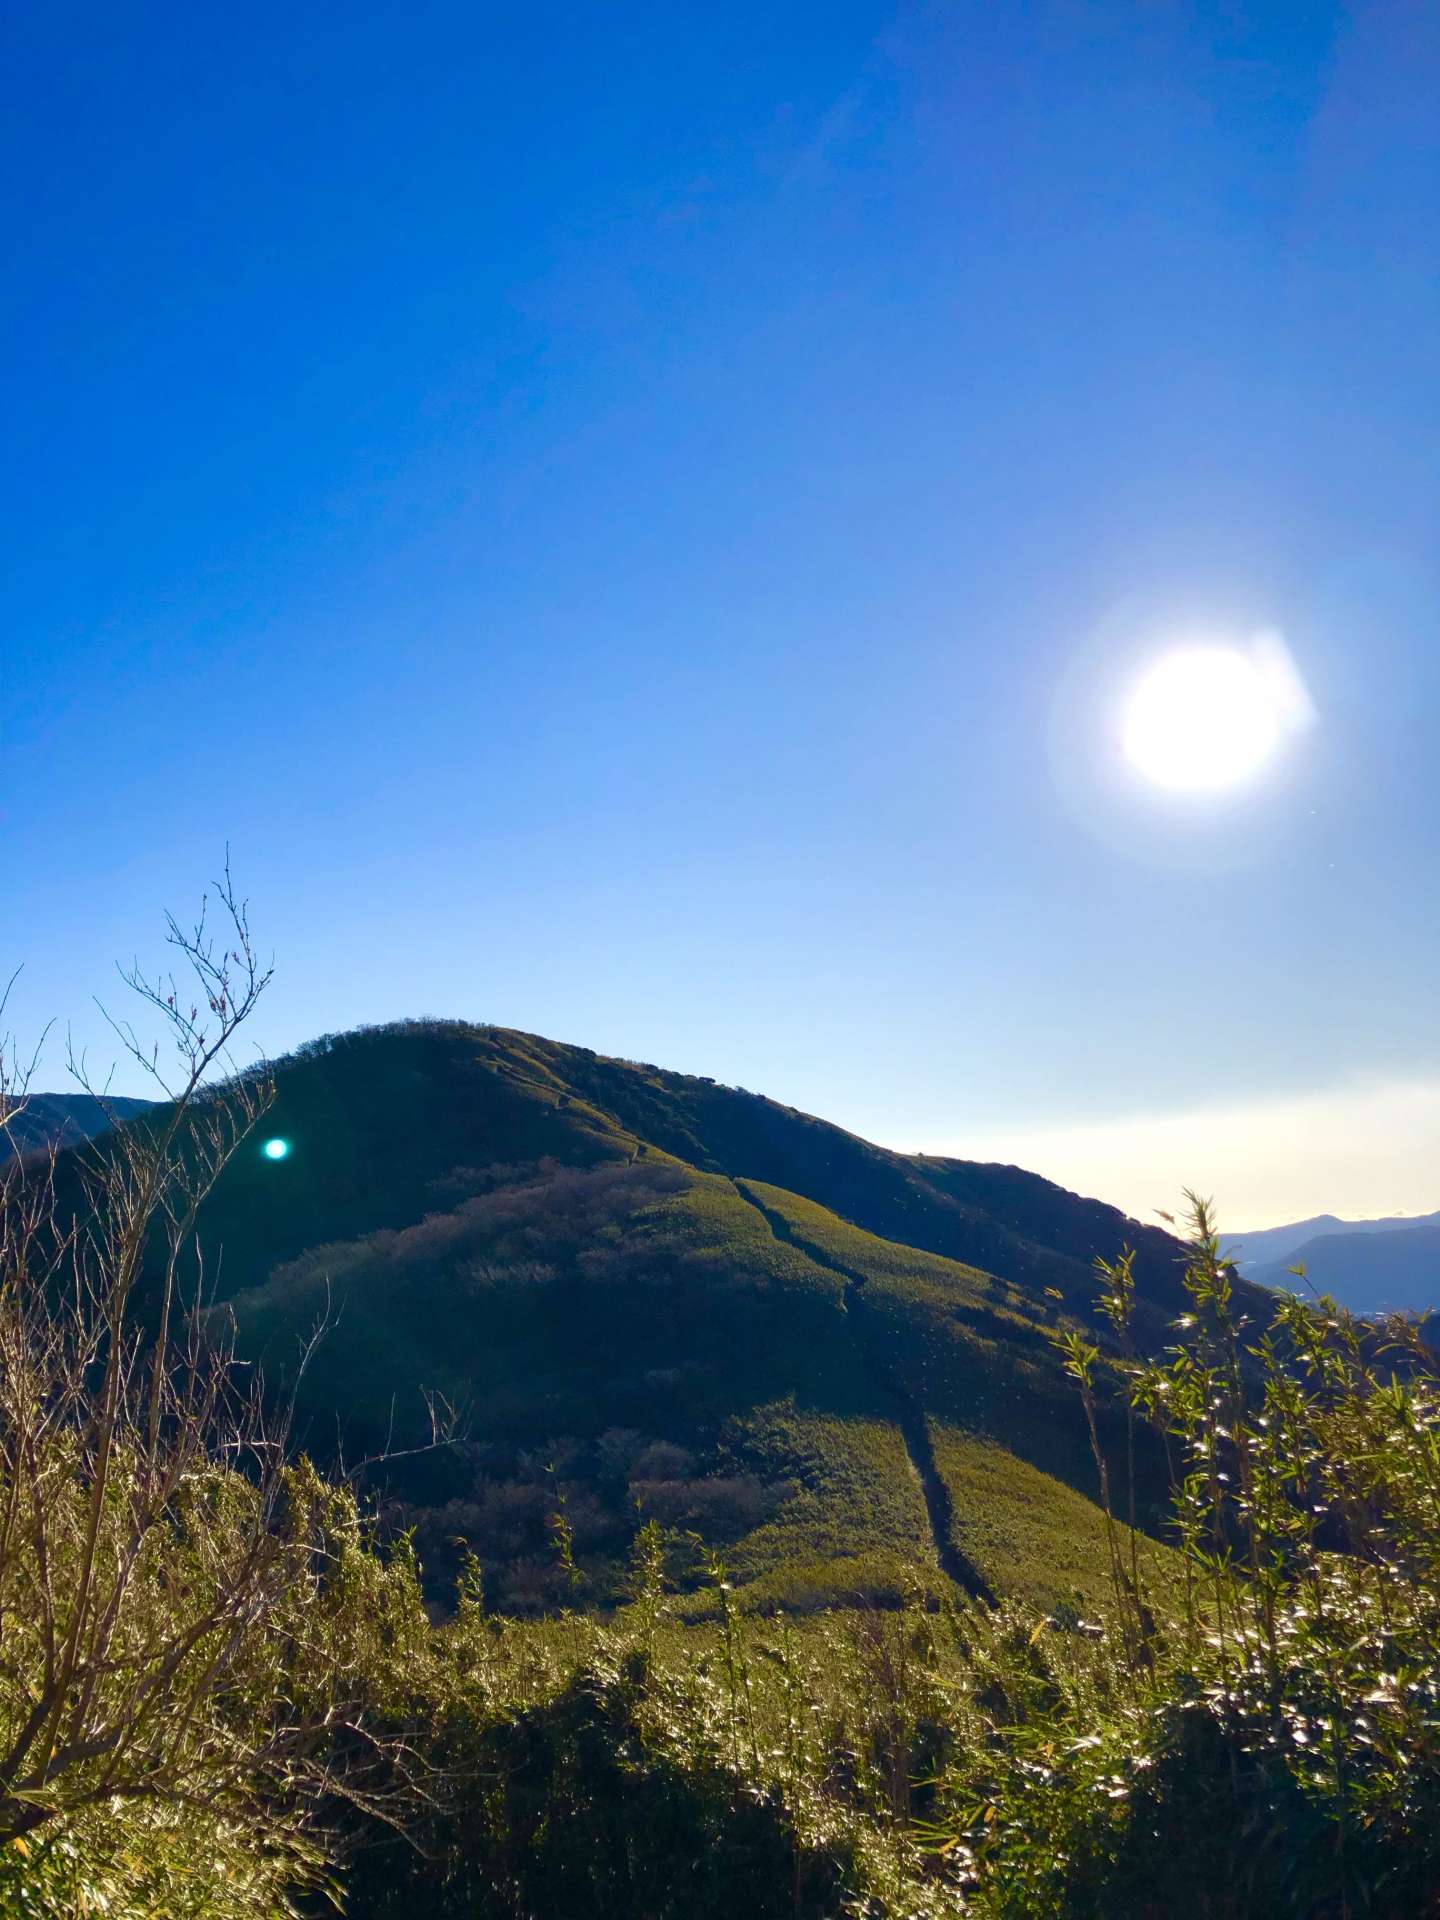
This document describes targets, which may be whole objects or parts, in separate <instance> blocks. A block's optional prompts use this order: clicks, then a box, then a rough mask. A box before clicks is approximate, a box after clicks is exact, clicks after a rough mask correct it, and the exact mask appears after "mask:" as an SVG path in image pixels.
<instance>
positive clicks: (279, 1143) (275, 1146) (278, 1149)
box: [260, 1134, 290, 1160]
mask: <svg viewBox="0 0 1440 1920" xmlns="http://www.w3.org/2000/svg"><path fill="white" fill-rule="evenodd" d="M260 1151H261V1152H262V1153H263V1154H264V1156H265V1158H266V1159H267V1160H288V1159H289V1158H290V1142H289V1141H288V1140H282V1139H281V1138H280V1137H279V1135H278V1134H277V1135H276V1137H275V1138H274V1139H273V1140H267V1141H266V1142H265V1144H264V1146H263V1147H262V1148H261V1149H260Z"/></svg>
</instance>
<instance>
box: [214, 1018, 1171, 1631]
mask: <svg viewBox="0 0 1440 1920" xmlns="http://www.w3.org/2000/svg"><path fill="white" fill-rule="evenodd" d="M277 1085H278V1098H277V1101H276V1105H275V1108H274V1110H273V1112H272V1113H271V1114H270V1116H269V1117H268V1119H267V1123H266V1129H265V1137H267V1138H268V1137H271V1136H281V1137H283V1138H284V1139H285V1140H286V1141H287V1142H288V1143H289V1148H290V1151H289V1154H288V1156H287V1157H286V1158H284V1159H278V1160H271V1159H267V1158H266V1157H265V1155H264V1153H263V1151H262V1150H261V1149H262V1142H261V1141H258V1140H257V1141H254V1142H250V1143H247V1146H246V1148H245V1150H244V1151H243V1152H242V1153H241V1155H240V1156H238V1157H237V1159H236V1160H235V1162H234V1163H233V1164H232V1166H231V1167H230V1168H229V1170H228V1171H227V1172H226V1174H225V1176H224V1177H223V1179H222V1180H221V1182H220V1183H219V1185H218V1187H217V1188H216V1191H215V1193H214V1194H213V1195H212V1197H211V1199H210V1201H209V1203H208V1204H207V1207H206V1209H205V1212H204V1214H203V1215H202V1220H201V1231H202V1234H203V1236H204V1239H205V1241H206V1243H207V1245H208V1246H209V1247H210V1248H211V1249H212V1251H219V1250H220V1249H223V1265H222V1266H221V1272H222V1276H223V1279H222V1289H221V1290H222V1292H223V1294H224V1295H225V1296H226V1297H227V1298H228V1301H229V1305H230V1307H231V1308H232V1309H233V1312H234V1314H235V1316H236V1320H237V1324H238V1328H239V1333H240V1339H241V1344H242V1349H243V1351H244V1352H245V1353H246V1354H247V1355H248V1356H250V1357H253V1358H255V1359H257V1360H260V1361H261V1362H263V1364H264V1367H265V1370H266V1374H267V1378H268V1379H269V1380H270V1381H271V1382H272V1383H274V1384H276V1385H277V1386H278V1384H279V1383H280V1382H282V1381H284V1380H285V1379H286V1377H287V1374H288V1373H290V1372H291V1371H293V1368H294V1360H295V1355H296V1354H297V1352H298V1350H299V1347H300V1343H301V1341H302V1340H303V1339H304V1337H305V1336H306V1335H307V1334H308V1333H309V1332H310V1330H311V1329H312V1328H313V1327H314V1326H315V1325H316V1324H317V1323H318V1322H321V1321H325V1322H326V1323H327V1331H326V1334H325V1337H324V1338H323V1339H322V1340H321V1342H320V1343H319V1346H318V1348H317V1349H316V1351H315V1353H314V1355H313V1357H312V1359H311V1360H310V1363H309V1365H308V1368H307V1369H306V1371H305V1373H304V1377H303V1379H302V1380H301V1382H300V1384H299V1387H298V1401H297V1405H298V1418H299V1421H300V1428H301V1432H302V1434H303V1435H304V1437H305V1438H306V1439H307V1442H308V1443H309V1444H310V1445H311V1446H313V1447H314V1448H316V1449H317V1450H319V1451H322V1452H323V1451H326V1450H327V1449H330V1448H332V1447H334V1446H335V1445H336V1444H337V1436H338V1444H340V1445H341V1446H342V1447H343V1449H344V1450H345V1451H346V1452H347V1453H348V1454H349V1455H350V1456H351V1457H352V1458H353V1457H356V1456H364V1455H368V1454H369V1453H371V1452H374V1451H377V1450H379V1449H380V1448H382V1447H386V1446H390V1447H396V1448H401V1449H408V1448H410V1447H423V1444H424V1440H425V1436H426V1433H427V1431H428V1428H427V1421H426V1396H427V1395H431V1396H441V1397H443V1399H444V1401H445V1402H447V1403H448V1404H449V1405H451V1406H453V1407H455V1408H456V1409H458V1410H459V1411H460V1414H461V1431H462V1433H463V1436H464V1437H463V1439H462V1441H461V1442H460V1443H459V1444H457V1445H453V1446H448V1447H445V1448H442V1449H439V1450H436V1451H433V1452H426V1451H422V1452H419V1453H417V1454H415V1455H414V1456H413V1457H411V1458H409V1459H407V1460H402V1461H399V1462H396V1463H395V1464H394V1465H393V1466H392V1467H391V1469H390V1470H389V1486H390V1490H391V1499H392V1510H391V1511H392V1517H393V1518H394V1519H395V1520H396V1521H397V1522H398V1523H402V1524H408V1525H412V1526H414V1528H415V1530H416V1538H417V1544H418V1546H419V1549H420V1551H421V1555H422V1559H423V1560H424V1563H425V1565H426V1568H427V1573H428V1575H429V1577H430V1578H431V1580H432V1583H433V1585H434V1589H435V1591H436V1592H437V1594H438V1593H440V1592H442V1591H443V1590H444V1589H445V1587H446V1584H447V1582H448V1581H449V1580H450V1579H451V1578H453V1574H454V1572H455V1570H456V1569H457V1568H458V1565H459V1563H460V1558H461V1555H462V1553H463V1552H464V1551H465V1550H466V1549H467V1547H473V1548H474V1550H475V1551H476V1552H477V1553H478V1554H479V1556H480V1558H481V1560H482V1562H483V1564H484V1567H485V1571H486V1576H487V1581H488V1582H489V1584H490V1587H491V1590H492V1593H493V1595H494V1597H495V1598H496V1600H497V1601H498V1603H499V1604H501V1605H503V1606H505V1607H507V1608H511V1609H515V1610H531V1609H537V1608H544V1607H549V1606H555V1605H558V1604H562V1603H575V1602H577V1601H578V1602H581V1603H585V1602H593V1603H600V1604H606V1603H609V1602H611V1601H613V1600H614V1599H615V1598H616V1596H617V1594H618V1593H619V1591H620V1588H621V1581H622V1575H623V1566H624V1562H625V1558H626V1555H627V1553H628V1550H629V1546H630V1542H631V1540H632V1538H633V1535H634V1531H635V1528H636V1526H637V1524H639V1522H640V1520H641V1519H642V1518H647V1517H653V1518H655V1519H658V1520H659V1521H661V1522H662V1523H663V1524H664V1525H665V1526H667V1527H668V1528H670V1529H672V1530H673V1531H674V1532H675V1533H676V1534H677V1535H691V1534H693V1535H696V1536H699V1537H701V1538H703V1540H704V1541H705V1542H707V1543H708V1544H709V1545H710V1546H711V1547H712V1548H713V1549H715V1550H717V1551H719V1552H720V1553H722V1555H723V1556H724V1558H725V1559H726V1561H727V1564H728V1565H729V1566H730V1568H731V1569H732V1577H733V1578H734V1579H735V1580H736V1581H737V1582H738V1583H739V1584H740V1585H741V1586H742V1587H743V1588H744V1589H745V1591H746V1592H747V1594H748V1595H749V1596H750V1597H751V1598H752V1599H753V1600H754V1601H755V1602H756V1603H760V1604H785V1605H792V1606H811V1605H820V1604H827V1603H830V1602H833V1601H843V1600H846V1599H851V1598H858V1597H876V1596H881V1597H883V1596H886V1595H898V1594H900V1593H903V1592H905V1591H907V1590H913V1588H914V1587H915V1586H916V1584H917V1583H918V1584H920V1585H922V1586H923V1585H926V1584H933V1583H936V1582H942V1583H943V1582H945V1581H955V1582H957V1583H959V1584H960V1585H962V1586H964V1587H967V1588H969V1589H970V1590H972V1591H974V1592H977V1593H991V1594H998V1593H1006V1592H1021V1593H1025V1594H1026V1595H1028V1596H1029V1597H1031V1598H1037V1599H1045V1600H1054V1599H1057V1598H1059V1597H1061V1596H1062V1595H1064V1594H1068V1593H1071V1592H1072V1591H1074V1590H1076V1589H1078V1590H1079V1592H1080V1593H1081V1594H1082V1595H1085V1596H1088V1595H1090V1594H1092V1593H1093V1592H1095V1591H1096V1590H1097V1589H1098V1587H1099V1584H1100V1579H1101V1560H1102V1552H1103V1521H1102V1517H1101V1515H1100V1513H1099V1511H1098V1509H1097V1508H1096V1507H1095V1506H1094V1504H1093V1500H1092V1498H1091V1496H1092V1495H1093V1493H1094V1485H1093V1467H1092V1464H1091V1461H1090V1456H1089V1450H1088V1446H1087V1444H1086V1440H1085V1434H1084V1429H1083V1425H1082V1421H1081V1416H1080V1410H1079V1407H1078V1405H1077V1404H1076V1401H1075V1398H1074V1394H1073V1391H1072V1389H1071V1387H1070V1385H1069V1383H1068V1382H1067V1381H1066V1380H1065V1379H1064V1378H1063V1376H1062V1373H1061V1370H1060V1368H1059V1365H1058V1363H1057V1360H1056V1358H1055V1356H1054V1353H1053V1350H1052V1348H1051V1345H1050V1342H1049V1340H1048V1338H1047V1333H1048V1330H1049V1328H1050V1327H1051V1326H1052V1325H1053V1324H1054V1322H1055V1320H1056V1316H1057V1315H1061V1314H1063V1315H1066V1316H1069V1315H1071V1314H1078V1313H1081V1312H1083V1311H1086V1310H1087V1309H1088V1304H1089V1301H1090V1297H1091V1295H1092V1293H1093V1290H1094V1282H1093V1275H1092V1272H1091V1263H1092V1261H1093V1259H1094V1257H1095V1255H1097V1254H1103V1255H1105V1256H1106V1257H1113V1256H1114V1255H1115V1254H1117V1253H1118V1252H1119V1251H1120V1248H1121V1246H1122V1244H1124V1243H1125V1242H1126V1241H1129V1242H1130V1243H1132V1244H1135V1245H1137V1246H1138V1247H1139V1248H1140V1259H1139V1262H1138V1271H1139V1275H1140V1284H1141V1289H1142V1295H1143V1300H1144V1308H1143V1315H1142V1318H1143V1320H1144V1322H1145V1324H1146V1325H1147V1326H1150V1327H1152V1328H1153V1329H1155V1330H1159V1329H1163V1327H1164V1325H1165V1322H1166V1319H1167V1316H1168V1314H1169V1313H1170V1311H1171V1310H1172V1308H1173V1306H1174V1304H1175V1301H1176V1297H1177V1296H1176V1288H1177V1283H1178V1261H1179V1248H1178V1246H1177V1245H1176V1243H1175V1242H1173V1241H1170V1240H1169V1239H1168V1238H1167V1237H1166V1236H1165V1235H1163V1234H1159V1233H1156V1232H1154V1231H1153V1230H1147V1229H1143V1228H1140V1227H1138V1226H1137V1225H1136V1224H1135V1223H1133V1222H1128V1221H1126V1220H1124V1219H1123V1218H1122V1216H1121V1215H1119V1214H1118V1213H1116V1212H1115V1211H1114V1210H1113V1209H1110V1208H1106V1207H1102V1206H1100V1205H1099V1204H1098V1203H1094V1202H1089V1201H1084V1200H1080V1199H1078V1198H1077V1197H1075V1196H1073V1195H1069V1194H1065V1193H1064V1192H1063V1191H1062V1190H1060V1189H1059V1188H1056V1187H1053V1186H1051V1185H1049V1183H1047V1182H1045V1181H1042V1180H1039V1179H1037V1178H1036V1177H1035V1176H1033V1175H1029V1174H1024V1173H1021V1172H1019V1171H1018V1170H1016V1169H1011V1168H1000V1167H979V1166H972V1165H968V1164H966V1163H963V1162H955V1161H932V1160H929V1159H920V1158H918V1157H909V1156H905V1155H899V1154H893V1153H888V1152H886V1151H884V1150H883V1149H880V1148H877V1147H873V1146H871V1145H869V1144H868V1143H867V1142H864V1141H861V1140H858V1139H856V1138H855V1137H854V1136H852V1135H849V1134H846V1133H844V1132H842V1131H841V1130H839V1129H837V1128H834V1127H831V1126H828V1125H826V1124H825V1123H824V1122H822V1121H819V1120H815V1119H812V1118H810V1117H809V1116H807V1115H803V1114H799V1113H796V1112H794V1111H793V1110H792V1109H789V1108H786V1107H783V1106H780V1105H778V1104H777V1103H775V1102H772V1101H769V1100H765V1099H763V1098H761V1097H759V1096H757V1095H753V1094H749V1093H745V1092H743V1091H741V1090H739V1089H734V1088H725V1087H719V1086H715V1085H713V1084H711V1083H709V1082H706V1081H701V1080H696V1079H692V1078H688V1077H686V1076H682V1075H676V1074H669V1073H664V1072H662V1071H660V1070H659V1069H656V1068H652V1067H648V1066H642V1065H637V1064H635V1063H630V1062H623V1061H615V1060H606V1059H602V1058H600V1057H598V1056H596V1055H594V1054H592V1053H590V1052H588V1051H587V1050H585V1049H583V1048H575V1047H565V1046H561V1045H558V1044H556V1043H553V1042H549V1041H544V1040H538V1039H536V1038H534V1037H532V1036H528V1035H523V1034H518V1033H512V1032H508V1031H506V1030H503V1029H494V1028H477V1027H467V1026H463V1025H459V1024H453V1025H452V1024H439V1023H435V1024H423V1025H418V1024H417V1025H412V1026H407V1027H398V1028H386V1029H380V1030H376V1031H373V1032H367V1033H360V1034H354V1035H347V1036H340V1037H338V1038H334V1039H329V1040H326V1041H323V1042H319V1043H316V1044H315V1045H314V1046H312V1047H310V1048H308V1049H305V1050H304V1051H303V1052H302V1053H301V1054H299V1055H297V1056H296V1057H295V1058H294V1059H292V1060H291V1061H289V1062H286V1063H284V1064H283V1065H282V1066H281V1068H280V1070H279V1072H278V1076H277ZM1158 1491H1159V1488H1158V1482H1155V1481H1153V1479H1152V1482H1151V1483H1147V1486H1146V1487H1144V1488H1142V1505H1141V1512H1142V1518H1143V1515H1144V1514H1145V1513H1146V1512H1148V1511H1150V1510H1151V1500H1152V1498H1153V1497H1155V1496H1158ZM557 1508H558V1509H561V1510H563V1514H564V1520H565V1524H566V1526H567V1527H568V1529H569V1532H570V1534H571V1535H572V1537H573V1541H574V1551H575V1559H576V1565H577V1569H578V1572H577V1574H575V1575H571V1574H569V1573H567V1571H566V1569H565V1568H564V1567H563V1566H562V1565H561V1564H560V1561H559V1559H558V1558H557V1556H556V1554H555V1551H554V1540H553V1535H554V1517H555V1514H556V1512H557ZM683 1561H684V1555H683V1553H682V1554H680V1556H679V1564H678V1565H677V1570H678V1571H679V1572H680V1573H681V1575H682V1577H683V1572H684V1567H683Z"/></svg>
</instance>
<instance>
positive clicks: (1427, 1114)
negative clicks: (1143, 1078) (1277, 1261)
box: [927, 1078, 1440, 1231]
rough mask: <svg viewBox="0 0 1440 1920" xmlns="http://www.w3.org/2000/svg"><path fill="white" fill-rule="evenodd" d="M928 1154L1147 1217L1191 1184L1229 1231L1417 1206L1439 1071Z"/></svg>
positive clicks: (1437, 1167) (978, 1138)
mask: <svg viewBox="0 0 1440 1920" xmlns="http://www.w3.org/2000/svg"><path fill="white" fill-rule="evenodd" d="M927 1150H929V1151H934V1152H937V1153H949V1154H955V1155H957V1156H960V1157H962V1158H964V1159H968V1160H1002V1161H1007V1162H1011V1163H1013V1164H1015V1165H1018V1166H1023V1167H1029V1168H1031V1169H1033V1170H1034V1171H1035V1172H1036V1173H1043V1174H1044V1175H1046V1177H1047V1178H1049V1179H1051V1180H1057V1181H1059V1182H1060V1184H1061V1185H1062V1186H1066V1187H1071V1188H1074V1189H1075V1190H1076V1191H1077V1192H1080V1193H1086V1194H1092V1195H1095V1196H1096V1197H1098V1198H1099V1199H1102V1200H1109V1201H1111V1202H1112V1203H1113V1204H1114V1205H1116V1206H1119V1207H1123V1208H1124V1209H1125V1211H1126V1212H1127V1213H1130V1214H1133V1215H1134V1216H1135V1217H1136V1218H1137V1219H1142V1220H1144V1219H1153V1217H1154V1215H1155V1212H1156V1210H1157V1209H1158V1208H1161V1207H1164V1208H1169V1209H1173V1208H1174V1207H1175V1206H1176V1204H1177V1202H1178V1201H1179V1198H1180V1193H1181V1189H1182V1188H1183V1187H1186V1186H1190V1187H1195V1188H1198V1189H1199V1190H1200V1191H1202V1192H1204V1193H1207V1194H1213V1195H1214V1197H1215V1199H1216V1201H1217V1203H1218V1205H1219V1208H1220V1216H1221V1223H1222V1225H1227V1226H1228V1227H1229V1228H1230V1229H1231V1231H1233V1230H1234V1229H1236V1228H1239V1227H1246V1228H1257V1227H1264V1226H1272V1225H1278V1224H1280V1223H1281V1222H1283V1221H1287V1220H1296V1219H1302V1218H1304V1217H1306V1216H1307V1215H1309V1214H1314V1213H1338V1214H1341V1215H1344V1216H1354V1217H1365V1216H1370V1215H1376V1214H1385V1213H1420V1212H1426V1211H1429V1210H1430V1209H1432V1208H1435V1207H1440V1078H1432V1079H1414V1080H1406V1081H1388V1082H1381V1081H1366V1082H1363V1083H1360V1082H1351V1083H1348V1084H1345V1085H1341V1086H1336V1087H1330V1088H1323V1089H1319V1090H1313V1091H1307V1092H1302V1093H1296V1094H1293V1095H1287V1096H1285V1097H1283V1098H1275V1099H1267V1100H1253V1101H1243V1102H1236V1103H1234V1104H1233V1105H1225V1106H1218V1107H1206V1108H1194V1109H1191V1110H1185V1111H1178V1112H1177V1111H1172V1112H1167V1113H1149V1114H1135V1115H1132V1116H1127V1117H1123V1118H1107V1119H1102V1120H1095V1121H1085V1120H1075V1121H1072V1122H1069V1123H1066V1124H1062V1125H1059V1126H1047V1127H1024V1126H1017V1127H1012V1128H1005V1127H1000V1128H994V1129H989V1130H986V1131H985V1132H983V1133H970V1134H966V1135H964V1136H963V1137H954V1138H950V1139H947V1140H945V1141H944V1142H941V1141H935V1142H933V1143H931V1145H930V1147H929V1148H928V1149H927Z"/></svg>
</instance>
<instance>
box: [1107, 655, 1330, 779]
mask: <svg viewBox="0 0 1440 1920" xmlns="http://www.w3.org/2000/svg"><path fill="white" fill-rule="evenodd" d="M1308 717H1309V702H1308V700H1307V699H1306V697H1305V694H1304V690H1303V688H1302V687H1301V685H1300V683H1299V679H1298V676H1297V675H1296V673H1295V670H1294V667H1293V665H1292V664H1291V662H1290V659H1289V655H1288V653H1287V652H1286V651H1285V649H1284V645H1283V642H1281V641H1279V639H1278V637H1275V638H1266V639H1264V640H1262V641H1259V642H1257V643H1256V644H1255V645H1253V646H1251V647H1248V648H1247V647H1239V646H1220V645H1212V644H1207V645H1197V646H1187V647H1177V648H1175V649H1174V650H1173V651H1171V652H1168V653H1165V654H1162V655H1161V657H1160V658H1159V659H1158V660H1156V661H1155V662H1154V664H1153V665H1152V666H1151V667H1150V668H1149V669H1148V671H1147V672H1146V673H1145V674H1144V675H1143V676H1142V677H1141V679H1140V681H1139V683H1138V684H1137V686H1136V687H1135V689H1134V691H1133V692H1132V693H1131V695H1130V699H1129V702H1128V704H1127V706H1126V709H1125V719H1124V733H1123V741H1124V748H1125V755H1126V758H1127V759H1128V760H1129V761H1130V763H1131V765H1132V766H1134V767H1135V768H1136V769H1137V771H1138V772H1140V773H1142V774H1144V775H1145V777H1146V779H1148V780H1153V781H1154V782H1155V784H1156V785H1157V786H1160V787H1167V788H1169V789H1171V790H1172V791H1174V792H1186V793H1203V792H1218V791H1220V790H1221V789H1223V788H1226V787H1234V786H1238V785H1240V783H1241V782H1242V781H1244V780H1247V779H1249V778H1250V777H1251V775H1253V774H1255V773H1258V772H1259V770H1260V768H1261V767H1263V766H1264V765H1265V763H1266V761H1267V760H1269V759H1270V757H1271V756H1272V755H1273V754H1274V752H1275V750H1276V748H1277V747H1278V746H1279V745H1280V743H1281V740H1282V739H1283V738H1284V736H1285V734H1286V733H1287V732H1289V731H1291V730H1292V729H1293V728H1294V727H1295V726H1297V725H1298V724H1300V723H1302V722H1303V721H1304V720H1305V719H1307V718H1308Z"/></svg>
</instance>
